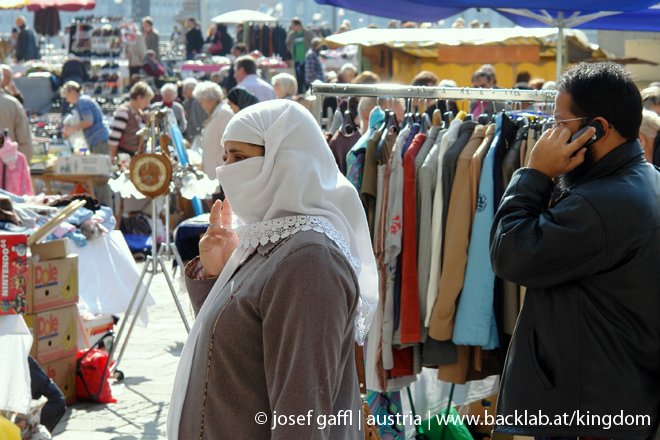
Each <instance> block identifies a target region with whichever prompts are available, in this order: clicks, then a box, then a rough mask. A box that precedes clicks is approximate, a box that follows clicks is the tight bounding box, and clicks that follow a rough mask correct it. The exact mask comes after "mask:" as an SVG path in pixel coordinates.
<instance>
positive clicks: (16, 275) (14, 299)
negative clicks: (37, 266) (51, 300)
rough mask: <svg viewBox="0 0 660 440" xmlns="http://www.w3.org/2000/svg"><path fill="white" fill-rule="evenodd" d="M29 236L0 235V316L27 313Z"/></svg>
mask: <svg viewBox="0 0 660 440" xmlns="http://www.w3.org/2000/svg"><path fill="white" fill-rule="evenodd" d="M27 250H28V246H27V236H26V235H22V234H9V233H2V234H0V315H15V314H19V313H27V311H26V293H27V284H28V278H27V277H28V271H27V264H26V255H27Z"/></svg>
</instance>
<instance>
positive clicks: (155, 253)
mask: <svg viewBox="0 0 660 440" xmlns="http://www.w3.org/2000/svg"><path fill="white" fill-rule="evenodd" d="M155 125H156V122H155V118H152V120H151V139H152V144H151V145H152V151H155V140H156V127H155ZM169 195H170V194H169V193H167V194H166V196H165V214H166V215H165V230H166V236H167V238H166V242H165V243H163V244H162V245H161V246H160V247H159V246H158V245H157V241H156V240H157V228H156V220H157V219H158V209H157V206H156V200H157V199H156V198H153V199H151V255H149V256H148V257H147V259H146V262H145V264H144V268H143V269H142V274H141V275H140V279H139V280H138V283H137V286H136V287H135V292H134V293H133V296H132V298H131V301H130V302H129V304H128V309H127V310H126V313H125V315H124V319H123V320H122V323H121V326H120V327H119V331H118V332H117V337H116V338H115V341H114V343H113V345H112V348H111V350H110V354H109V356H108V357H109V359H110V360H112V357H113V355H114V353H115V349H116V347H117V346H118V345H119V342H120V341H121V336H122V333H123V332H124V328H125V327H126V323H127V322H128V317H129V316H130V314H131V312H133V307H134V305H135V302H136V301H137V298H138V297H140V291H141V290H142V282H143V281H144V278H145V276H146V275H147V273H149V276H148V279H147V282H146V286H145V289H144V293H143V294H142V296H141V297H140V301H139V303H138V306H137V309H136V310H135V315H134V316H133V319H132V321H131V324H130V326H129V328H128V333H127V334H126V340H125V341H124V343H123V345H122V347H121V350H120V351H119V355H118V356H117V359H116V361H115V362H114V363H113V365H112V366H111V367H110V371H111V372H112V373H113V374H115V377H116V378H117V379H122V378H123V373H121V372H120V371H118V370H117V367H118V366H119V363H120V362H121V359H122V357H123V355H124V351H125V350H126V346H127V345H128V340H129V338H130V337H131V334H132V333H133V328H134V327H135V323H136V322H137V319H138V317H139V315H140V312H141V311H142V307H143V306H144V301H145V300H146V299H147V295H148V293H149V286H150V285H151V281H152V280H153V278H154V276H155V275H156V274H157V273H158V267H159V266H160V268H161V270H162V271H163V274H165V279H166V280H167V285H168V287H169V289H170V293H172V298H173V299H174V303H175V304H176V307H177V309H178V311H179V314H180V315H181V319H182V320H183V325H184V326H185V327H186V331H187V332H188V333H190V325H189V324H188V320H187V319H186V315H185V313H184V310H183V307H181V303H180V302H179V297H178V296H177V293H176V289H175V288H174V284H173V283H172V279H171V278H170V274H169V273H168V272H167V267H166V266H165V260H164V258H167V259H168V260H169V258H170V257H171V256H172V255H173V256H174V258H176V261H177V263H178V264H179V265H180V266H181V268H182V270H183V262H182V261H181V256H180V255H179V252H178V250H177V248H176V245H175V244H174V243H171V242H170V234H169V226H170V215H169V214H170V198H169ZM163 248H165V257H164V256H163V255H162V251H163ZM170 252H171V254H172V255H170Z"/></svg>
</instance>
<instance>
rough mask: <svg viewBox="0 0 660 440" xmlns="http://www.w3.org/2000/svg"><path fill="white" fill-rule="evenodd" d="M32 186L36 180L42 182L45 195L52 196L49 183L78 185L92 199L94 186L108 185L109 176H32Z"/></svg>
mask: <svg viewBox="0 0 660 440" xmlns="http://www.w3.org/2000/svg"><path fill="white" fill-rule="evenodd" d="M31 177H32V186H35V184H34V181H35V180H36V179H40V180H43V181H44V182H45V183H46V191H47V192H46V194H49V195H50V194H53V190H52V188H51V186H50V183H51V182H64V183H74V184H75V183H80V184H81V185H82V186H83V187H84V188H85V192H86V193H87V194H89V195H90V196H92V197H94V184H103V183H108V180H110V176H95V175H91V174H32V175H31Z"/></svg>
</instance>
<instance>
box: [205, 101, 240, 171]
mask: <svg viewBox="0 0 660 440" xmlns="http://www.w3.org/2000/svg"><path fill="white" fill-rule="evenodd" d="M233 116H234V112H233V111H232V109H231V108H230V107H229V105H227V102H226V101H222V102H220V104H218V105H217V106H216V107H215V110H213V113H211V116H209V118H208V119H207V120H206V122H205V123H204V131H202V168H203V169H204V172H205V173H206V174H207V175H208V176H209V179H215V178H217V174H216V172H215V169H216V168H217V167H219V166H221V165H222V164H223V163H224V161H223V160H222V156H223V154H224V150H223V149H222V145H221V144H220V141H221V140H222V135H223V134H225V128H226V127H227V124H228V123H229V120H230V119H231V118H232V117H233Z"/></svg>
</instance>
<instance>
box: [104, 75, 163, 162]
mask: <svg viewBox="0 0 660 440" xmlns="http://www.w3.org/2000/svg"><path fill="white" fill-rule="evenodd" d="M130 97H131V100H130V101H128V102H125V103H123V104H122V105H120V106H119V107H118V108H117V110H116V111H115V115H114V119H113V121H112V128H111V131H110V139H109V140H108V144H109V145H110V154H111V156H112V157H115V156H117V153H128V154H130V155H131V156H133V155H135V154H137V153H139V151H138V147H139V145H140V136H138V135H137V132H138V130H140V128H141V127H144V126H145V125H146V123H147V118H146V116H145V115H144V113H143V111H144V110H145V109H146V108H147V107H148V106H149V103H150V102H151V100H152V99H153V97H154V92H153V90H151V87H149V85H148V84H147V83H146V82H144V81H138V82H136V83H135V84H134V85H133V87H131V91H130Z"/></svg>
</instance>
